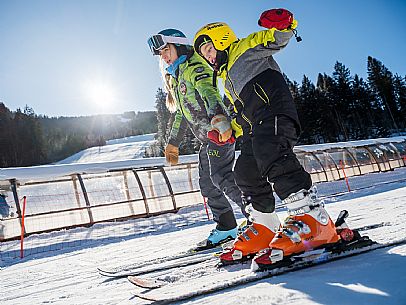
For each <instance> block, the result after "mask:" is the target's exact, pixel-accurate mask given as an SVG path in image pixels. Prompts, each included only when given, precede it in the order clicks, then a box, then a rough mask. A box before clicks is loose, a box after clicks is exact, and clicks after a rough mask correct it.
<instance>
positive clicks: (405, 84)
mask: <svg viewBox="0 0 406 305" xmlns="http://www.w3.org/2000/svg"><path fill="white" fill-rule="evenodd" d="M394 90H395V98H396V101H397V105H399V112H400V118H401V119H400V121H399V122H398V125H400V127H401V128H402V129H405V128H406V77H404V78H402V77H401V76H399V75H397V74H396V75H395V77H394Z"/></svg>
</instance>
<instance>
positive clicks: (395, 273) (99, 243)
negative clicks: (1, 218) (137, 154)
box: [0, 173, 406, 305]
mask: <svg viewBox="0 0 406 305" xmlns="http://www.w3.org/2000/svg"><path fill="white" fill-rule="evenodd" d="M386 174H387V173H382V174H381V175H386ZM326 204H327V205H326V206H327V210H328V211H329V212H330V214H331V216H332V218H335V217H336V216H337V215H338V213H339V212H340V210H342V209H347V210H348V211H349V213H350V216H349V218H348V220H347V222H348V224H349V225H350V226H351V227H360V226H364V225H368V224H377V223H387V224H388V225H386V226H383V227H380V228H376V229H372V230H369V231H365V232H363V234H368V235H369V236H370V237H371V238H372V239H374V240H376V241H378V242H387V241H393V240H400V239H404V238H406V183H405V182H404V181H403V182H397V183H390V184H381V185H379V186H373V187H372V188H365V189H362V190H359V191H357V192H352V193H347V194H344V195H342V196H339V197H331V198H328V199H327V201H326ZM278 213H279V215H280V218H281V219H282V218H283V217H284V213H285V212H284V211H279V212H278ZM103 226H104V228H105V231H104V235H101V236H99V238H98V239H96V240H94V241H93V243H91V244H89V243H83V244H78V245H77V246H73V247H72V248H62V249H61V250H55V251H46V252H43V253H38V254H35V255H29V256H27V257H26V258H24V259H22V260H19V259H9V260H3V261H1V268H2V269H1V271H0V276H1V280H0V283H1V286H0V303H1V304H7V305H8V304H70V305H71V304H89V305H90V304H119V303H120V304H145V301H142V300H139V299H137V298H135V297H134V296H133V293H132V292H134V291H140V288H137V287H135V286H132V285H131V284H130V283H129V282H128V281H127V279H115V280H111V279H107V278H105V277H103V276H101V275H99V274H98V272H97V270H96V268H97V267H104V268H110V267H114V266H119V265H123V264H129V263H133V262H139V261H140V262H141V261H143V260H149V259H152V258H156V257H164V256H165V255H171V254H175V253H177V252H179V251H183V250H186V249H188V248H190V247H192V246H193V245H194V244H195V243H196V242H198V241H199V240H201V239H203V238H205V237H206V236H207V234H208V232H209V231H210V229H211V228H213V224H212V222H208V221H205V212H204V211H203V210H202V208H201V207H190V208H187V209H184V210H181V211H180V212H179V213H178V214H166V215H161V216H158V217H153V218H148V219H136V220H131V221H127V222H124V223H111V224H108V225H103ZM97 229H100V226H99V227H98V226H95V227H93V228H90V229H75V230H68V231H61V232H56V233H55V232H54V233H52V234H49V235H41V236H30V237H28V238H27V241H26V242H30V241H31V242H32V241H33V240H37V242H38V241H39V242H40V241H41V240H42V239H43V240H44V244H45V243H47V237H48V238H55V239H59V240H65V241H69V239H70V236H71V235H72V234H73V232H77V231H78V230H79V231H80V230H82V232H83V233H84V234H86V232H87V234H89V235H90V234H91V231H92V230H97ZM126 230H127V231H132V232H134V233H133V234H130V235H125V234H122V232H124V231H126ZM48 241H49V240H48ZM2 249H5V248H4V247H3V248H2ZM189 268H196V266H193V267H192V266H190V267H189ZM200 268H202V267H201V265H200ZM201 271H202V274H205V276H204V278H200V279H189V278H182V277H183V276H184V272H183V269H182V270H172V271H171V275H170V276H173V277H179V278H180V280H181V281H183V286H182V290H184V291H189V290H193V289H196V287H197V286H199V285H201V284H202V283H209V282H212V281H214V282H220V281H227V280H229V279H231V278H233V277H234V276H235V275H236V274H234V273H233V272H224V273H222V274H221V277H219V276H218V272H217V271H215V269H214V268H212V266H210V265H207V264H206V267H205V268H202V270H201ZM245 272H248V271H247V270H246V271H245ZM161 276H164V275H161ZM165 276H168V274H166V275H165ZM405 283H406V245H403V246H397V247H391V248H386V249H381V250H376V251H374V252H370V253H366V254H362V255H360V256H355V257H352V258H346V259H344V260H341V261H337V262H331V263H328V264H325V265H320V266H315V267H312V268H309V269H306V270H302V271H296V272H293V273H289V274H286V275H281V276H277V277H274V278H269V279H266V280H261V281H258V282H255V283H251V284H247V285H243V286H239V287H237V288H232V289H229V290H224V291H222V292H219V293H215V294H212V295H209V296H205V297H200V298H196V299H193V300H191V301H188V302H184V303H187V304H222V305H228V304H230V305H236V304H241V305H243V304H267V305H268V304H298V305H299V304H300V305H303V304H305V305H307V304H334V305H339V304H340V305H341V304H357V305H361V304H377V305H378V304H379V305H381V304H398V305H401V304H403V305H404V304H406V290H405V289H404V285H405Z"/></svg>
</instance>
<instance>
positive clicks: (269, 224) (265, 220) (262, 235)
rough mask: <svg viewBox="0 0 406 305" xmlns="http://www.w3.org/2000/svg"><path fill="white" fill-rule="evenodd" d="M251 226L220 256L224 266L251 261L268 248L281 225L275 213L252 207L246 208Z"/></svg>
mask: <svg viewBox="0 0 406 305" xmlns="http://www.w3.org/2000/svg"><path fill="white" fill-rule="evenodd" d="M245 210H246V212H247V213H248V214H249V217H248V219H249V221H250V222H251V224H250V225H249V226H248V227H247V228H246V229H245V231H244V232H242V233H241V234H239V236H237V238H236V239H235V241H234V242H233V244H232V245H231V246H230V247H229V248H225V249H224V252H223V253H222V254H221V255H220V260H221V263H222V264H223V265H228V264H233V263H236V262H242V261H246V260H249V259H251V258H252V257H254V256H255V254H257V253H258V252H259V251H260V250H262V249H265V248H268V247H269V243H270V241H271V240H272V239H273V238H274V236H275V233H276V232H277V231H278V229H279V227H280V225H281V223H280V221H279V218H278V215H276V213H275V212H272V213H262V212H259V211H257V210H255V209H254V208H253V207H252V205H251V204H250V205H248V206H247V207H246V209H245Z"/></svg>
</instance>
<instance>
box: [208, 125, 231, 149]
mask: <svg viewBox="0 0 406 305" xmlns="http://www.w3.org/2000/svg"><path fill="white" fill-rule="evenodd" d="M219 135H220V134H219V132H218V131H217V130H214V129H212V130H210V131H209V132H207V137H208V138H209V140H210V141H211V142H213V143H216V144H217V145H219V146H223V145H224V144H227V143H228V144H233V143H234V142H235V138H234V136H233V135H232V136H231V137H230V138H229V139H228V140H227V141H225V142H221V141H220V140H219Z"/></svg>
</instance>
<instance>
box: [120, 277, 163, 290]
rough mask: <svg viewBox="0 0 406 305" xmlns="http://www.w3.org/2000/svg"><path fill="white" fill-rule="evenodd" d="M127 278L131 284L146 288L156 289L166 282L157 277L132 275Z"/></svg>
mask: <svg viewBox="0 0 406 305" xmlns="http://www.w3.org/2000/svg"><path fill="white" fill-rule="evenodd" d="M127 279H128V281H129V282H130V283H131V284H133V285H135V286H138V287H141V288H146V289H156V288H160V287H162V286H164V285H165V284H166V282H165V281H161V280H159V279H147V278H141V277H138V276H133V275H130V276H127Z"/></svg>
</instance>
